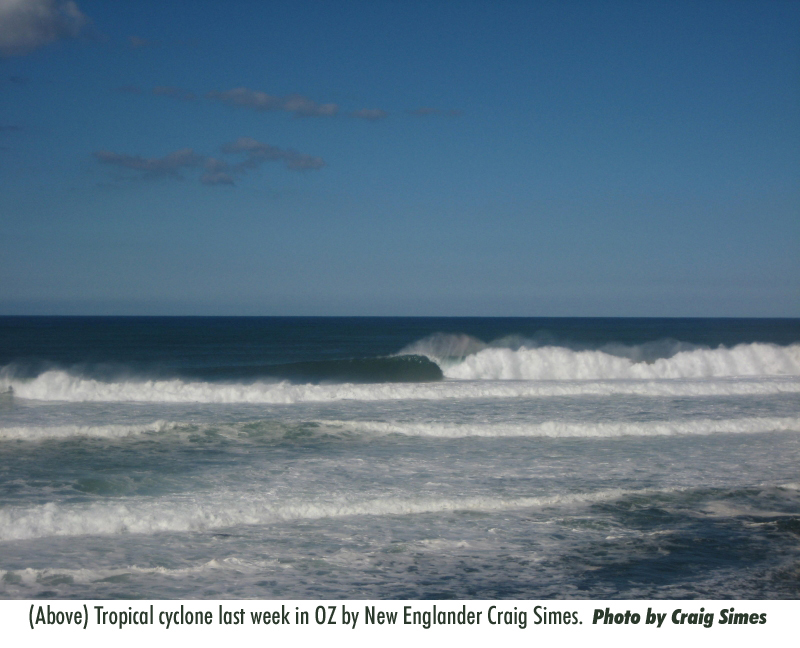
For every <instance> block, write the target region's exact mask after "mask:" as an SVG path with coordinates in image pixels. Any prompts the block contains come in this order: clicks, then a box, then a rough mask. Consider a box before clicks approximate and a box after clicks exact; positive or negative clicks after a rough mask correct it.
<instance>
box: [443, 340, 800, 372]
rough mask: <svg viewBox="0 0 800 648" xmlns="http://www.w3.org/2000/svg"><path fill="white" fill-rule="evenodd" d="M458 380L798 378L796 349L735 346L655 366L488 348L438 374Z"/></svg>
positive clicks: (562, 352)
mask: <svg viewBox="0 0 800 648" xmlns="http://www.w3.org/2000/svg"><path fill="white" fill-rule="evenodd" d="M443 371H444V375H445V376H446V377H448V378H457V379H461V380H465V379H466V380H609V379H623V380H643V379H644V380H653V379H676V378H684V379H685V378H728V377H742V376H776V375H783V376H798V375H800V344H792V345H789V346H785V347H781V346H777V345H774V344H761V343H753V344H739V345H737V346H735V347H733V348H732V349H726V348H724V347H719V348H718V349H694V350H691V351H681V352H679V353H676V354H675V355H673V356H671V357H669V358H659V359H658V360H656V361H655V362H652V363H647V362H634V361H633V360H630V359H629V358H625V357H620V356H616V355H611V354H609V353H605V352H604V351H573V350H571V349H567V348H564V347H557V346H546V347H539V348H525V347H522V348H520V349H516V350H514V349H502V348H499V349H498V348H488V349H483V350H481V351H478V352H477V353H473V354H472V355H469V356H467V357H466V358H464V359H463V360H462V361H461V362H459V363H457V364H454V365H452V366H447V367H445V368H444V369H443Z"/></svg>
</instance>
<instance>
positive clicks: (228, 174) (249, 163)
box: [94, 137, 325, 185]
mask: <svg viewBox="0 0 800 648" xmlns="http://www.w3.org/2000/svg"><path fill="white" fill-rule="evenodd" d="M220 150H221V152H222V153H223V154H224V155H232V156H236V157H241V156H244V159H240V160H239V161H237V162H228V161H227V160H222V159H219V158H215V157H210V156H204V155H200V154H198V153H195V152H194V150H193V149H190V148H185V149H180V150H178V151H175V152H173V153H170V154H169V155H165V156H164V157H152V158H146V157H142V156H139V155H127V154H125V153H112V152H110V151H96V152H95V153H94V156H95V158H97V160H99V161H100V162H103V163H104V164H109V165H111V166H115V167H119V168H122V169H130V170H132V171H135V172H137V173H139V174H140V175H141V176H142V177H146V178H175V179H181V178H183V174H182V172H183V171H185V170H187V169H202V170H203V173H202V174H201V176H200V182H201V183H203V184H205V185H233V184H235V183H234V178H235V177H236V176H239V175H244V174H245V173H247V172H249V171H251V170H254V169H257V168H258V167H260V166H261V165H262V164H264V163H265V162H269V161H274V162H283V163H284V165H285V166H286V168H288V169H291V170H292V171H309V170H315V169H321V168H322V167H324V166H325V161H324V160H323V159H322V158H321V157H316V156H312V155H307V154H305V153H298V152H297V151H294V150H291V149H281V148H278V147H277V146H271V145H269V144H264V143H263V142H259V141H258V140H255V139H253V138H251V137H240V138H239V139H237V140H235V141H234V142H230V143H228V144H225V145H224V146H223V147H222V148H221V149H220Z"/></svg>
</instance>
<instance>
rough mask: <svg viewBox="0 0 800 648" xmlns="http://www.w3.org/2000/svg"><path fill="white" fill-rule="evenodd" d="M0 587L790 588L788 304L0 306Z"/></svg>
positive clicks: (523, 595) (458, 592) (641, 594)
mask: <svg viewBox="0 0 800 648" xmlns="http://www.w3.org/2000/svg"><path fill="white" fill-rule="evenodd" d="M0 597H3V598H6V599H23V598H24V599H28V598H64V599H75V598H79V599H106V598H113V599H131V598H144V599H172V598H181V599H195V598H197V599H225V598H260V599H277V598H280V599H495V598H497V599H570V598H581V599H589V598H602V599H609V598H625V599H639V598H647V599H656V598H671V599H688V598H703V599H721V598H726V599H728V598H731V599H761V598H769V599H772V598H775V599H778V598H789V599H796V598H798V597H800V320H798V319H775V320H769V319H615V318H369V317H362V318H311V317H308V318H291V317H264V318H259V317H252V318H236V317H230V318H222V317H220V318H215V317H185V318H184V317H163V318H161V317H152V318H150V317H0Z"/></svg>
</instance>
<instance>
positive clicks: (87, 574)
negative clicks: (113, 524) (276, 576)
mask: <svg viewBox="0 0 800 648" xmlns="http://www.w3.org/2000/svg"><path fill="white" fill-rule="evenodd" d="M272 566H275V567H278V566H280V563H278V561H269V560H265V561H259V562H258V563H249V562H246V561H242V560H239V559H238V558H235V557H227V558H223V559H221V560H216V559H213V560H209V561H207V562H205V563H202V564H199V565H193V566H190V567H182V568H169V567H162V566H158V567H140V566H138V565H130V566H128V567H115V568H105V569H104V568H99V569H85V568H82V569H61V568H58V567H45V568H43V569H35V568H32V567H26V568H24V569H8V570H5V569H0V584H2V586H5V588H6V589H8V586H9V585H11V586H13V585H23V586H26V587H35V586H36V585H45V586H48V587H51V586H52V584H53V582H56V583H57V584H62V583H64V584H68V585H73V584H80V585H89V584H92V583H97V582H98V581H104V580H108V579H116V578H120V577H124V576H131V575H134V576H136V575H147V576H164V577H167V578H169V577H178V578H180V577H184V576H191V575H194V574H200V573H204V572H208V571H216V570H234V571H242V570H255V569H263V568H265V567H272Z"/></svg>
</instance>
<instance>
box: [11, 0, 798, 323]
mask: <svg viewBox="0 0 800 648" xmlns="http://www.w3.org/2000/svg"><path fill="white" fill-rule="evenodd" d="M0 314H125V315H136V314H142V315H157V314H164V315H173V314H197V315H519V316H558V315H565V316H581V315H586V316H591V315H606V316H615V315H618V316H778V317H780V316H789V317H798V316H800V3H798V2H777V1H768V0H758V1H753V2H737V1H728V0H725V1H720V2H714V1H708V2H694V1H692V2H682V1H680V0H674V1H669V2H657V1H653V2H599V1H597V2H588V1H587V2H569V1H561V0H559V1H557V2H535V1H527V2H510V1H507V2H503V1H496V0H495V1H493V2H470V1H469V0H461V1H452V2H446V1H440V2H436V1H433V2H413V1H405V2H400V1H396V2H387V1H383V0H373V1H371V2H350V1H346V0H344V1H342V2H309V1H305V0H298V1H295V2H291V3H278V2H255V1H253V2H246V1H243V0H242V1H233V2H224V3H223V2H211V1H205V0H193V1H192V2H182V1H171V2H154V1H149V0H137V1H136V2H133V1H119V2H101V1H99V0H96V1H90V0H77V1H76V2H62V1H60V0H0Z"/></svg>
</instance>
